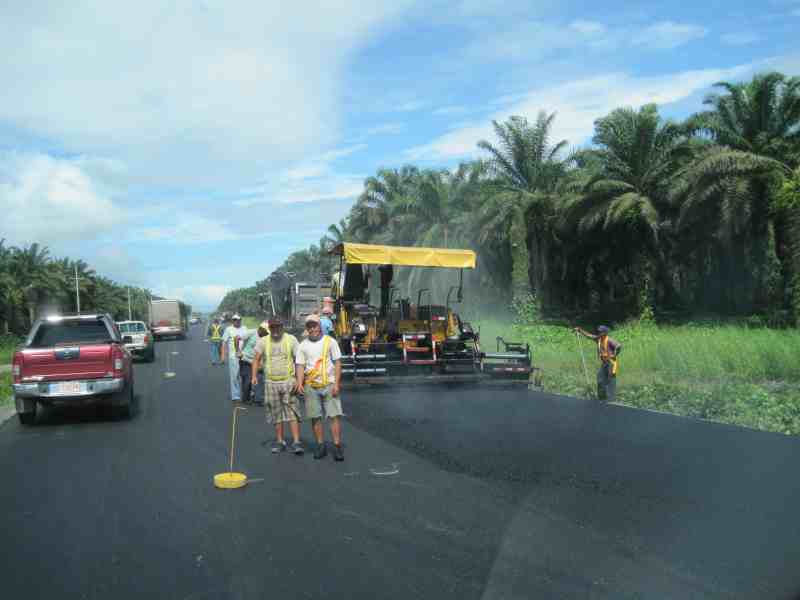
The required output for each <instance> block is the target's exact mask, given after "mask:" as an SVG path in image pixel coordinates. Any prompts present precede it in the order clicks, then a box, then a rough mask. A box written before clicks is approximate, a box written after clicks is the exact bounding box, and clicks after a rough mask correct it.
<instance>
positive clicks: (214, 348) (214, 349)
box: [210, 340, 222, 365]
mask: <svg viewBox="0 0 800 600" xmlns="http://www.w3.org/2000/svg"><path fill="white" fill-rule="evenodd" d="M221 345H222V342H215V341H214V340H211V342H210V346H211V364H212V365H215V364H217V363H218V362H221V361H220V359H219V349H220V346H221Z"/></svg>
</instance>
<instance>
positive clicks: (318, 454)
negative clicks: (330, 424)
mask: <svg viewBox="0 0 800 600" xmlns="http://www.w3.org/2000/svg"><path fill="white" fill-rule="evenodd" d="M326 456H328V447H327V446H326V445H325V442H322V443H321V444H317V449H316V450H314V458H316V459H317V460H319V459H320V458H325V457H326Z"/></svg>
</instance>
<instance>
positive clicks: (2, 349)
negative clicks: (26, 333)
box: [0, 334, 22, 367]
mask: <svg viewBox="0 0 800 600" xmlns="http://www.w3.org/2000/svg"><path fill="white" fill-rule="evenodd" d="M21 342H22V337H20V336H16V335H13V334H6V335H2V334H0V367H2V366H3V365H9V364H11V358H12V357H13V356H14V349H15V348H16V347H17V346H18V345H19V344H20V343H21Z"/></svg>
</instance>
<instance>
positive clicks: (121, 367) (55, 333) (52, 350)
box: [11, 315, 133, 425]
mask: <svg viewBox="0 0 800 600" xmlns="http://www.w3.org/2000/svg"><path fill="white" fill-rule="evenodd" d="M132 341H133V340H132V338H131V337H130V336H125V337H123V336H122V335H121V334H120V332H119V329H117V326H116V325H115V324H114V321H113V319H112V318H111V317H110V316H109V315H78V316H58V317H47V318H46V319H39V320H37V321H36V322H35V323H34V324H33V327H32V328H31V331H30V333H29V334H28V337H27V339H26V340H25V343H24V344H23V346H22V347H21V348H20V349H19V350H18V351H17V352H16V353H15V354H14V360H13V363H12V377H13V383H12V386H11V387H12V391H13V395H14V403H15V405H16V409H17V414H18V416H19V420H20V422H21V423H22V424H23V425H32V424H33V423H35V421H36V412H37V408H38V406H39V405H55V404H61V405H68V406H72V405H81V404H86V403H99V404H104V405H109V406H111V407H112V408H113V409H114V410H115V412H116V413H118V414H119V415H120V416H124V417H129V416H130V414H131V405H132V403H133V357H132V356H131V353H130V352H129V351H128V350H127V348H125V344H126V343H131V342H132Z"/></svg>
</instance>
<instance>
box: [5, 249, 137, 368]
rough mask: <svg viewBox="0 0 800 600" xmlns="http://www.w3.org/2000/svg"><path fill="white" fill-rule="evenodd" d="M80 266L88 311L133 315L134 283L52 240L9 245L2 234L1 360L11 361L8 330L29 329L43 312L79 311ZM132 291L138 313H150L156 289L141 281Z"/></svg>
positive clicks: (82, 297)
mask: <svg viewBox="0 0 800 600" xmlns="http://www.w3.org/2000/svg"><path fill="white" fill-rule="evenodd" d="M76 272H77V276H78V277H77V286H78V297H79V298H80V306H81V311H82V312H84V313H86V312H93V311H97V312H107V313H109V314H110V315H111V316H112V317H113V318H114V319H117V320H122V319H127V318H128V290H129V287H128V286H123V285H120V284H118V283H115V282H114V281H112V280H110V279H108V278H106V277H103V276H101V275H98V274H97V273H95V271H94V270H93V269H92V268H91V267H90V266H89V265H88V264H87V263H85V262H84V261H82V260H71V259H69V258H56V257H53V256H51V255H50V250H49V249H48V248H47V247H46V246H40V245H39V244H38V243H35V242H34V243H32V244H30V245H29V246H27V247H22V248H20V247H16V246H8V245H6V244H5V241H4V240H3V239H1V238H0V364H7V362H8V361H7V359H6V358H5V353H7V352H8V348H9V346H12V347H13V345H14V343H13V342H11V343H9V342H8V340H7V338H5V337H3V336H8V335H9V334H10V335H12V336H13V335H17V336H22V335H25V334H26V333H27V332H28V330H29V329H30V326H31V324H32V323H33V321H34V320H35V319H36V317H38V316H39V315H40V314H44V313H47V312H50V311H52V312H77V308H78V307H77V300H78V297H76V293H75V285H76V280H75V274H76ZM130 294H131V309H132V310H131V312H132V314H133V318H134V319H144V318H146V316H147V305H148V302H149V299H150V298H151V297H152V294H151V293H150V291H149V290H146V289H142V288H136V287H130Z"/></svg>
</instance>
